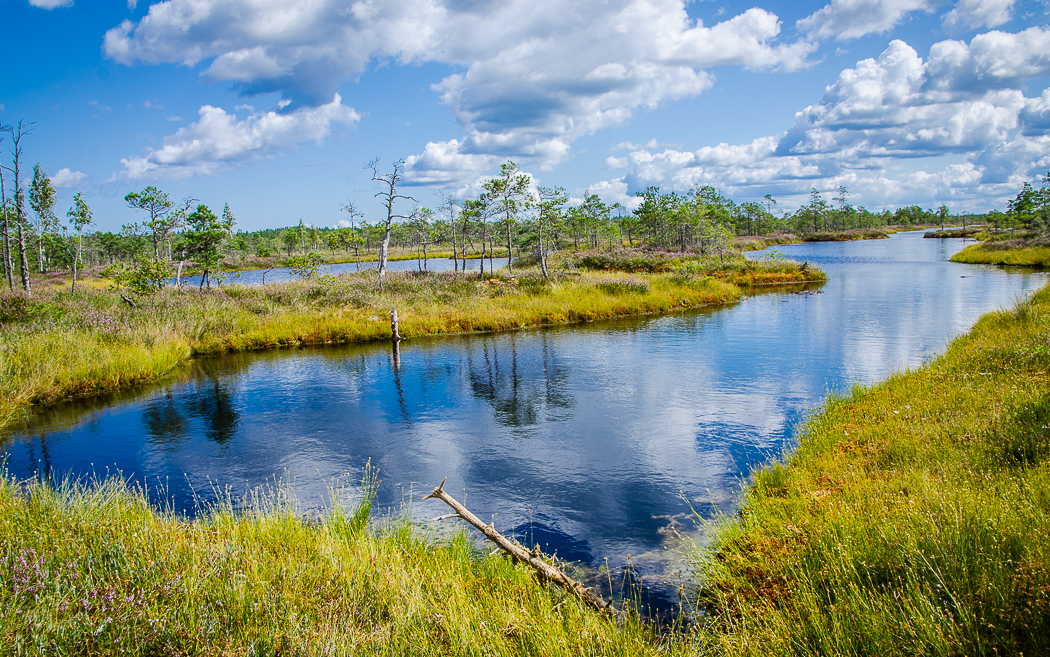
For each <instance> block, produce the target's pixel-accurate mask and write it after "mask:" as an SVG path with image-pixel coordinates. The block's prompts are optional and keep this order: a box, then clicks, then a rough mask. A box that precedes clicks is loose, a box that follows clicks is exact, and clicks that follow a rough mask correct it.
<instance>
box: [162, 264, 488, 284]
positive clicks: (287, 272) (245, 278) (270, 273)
mask: <svg viewBox="0 0 1050 657" xmlns="http://www.w3.org/2000/svg"><path fill="white" fill-rule="evenodd" d="M480 261H481V260H480V258H468V259H467V269H466V271H477V270H478V267H479V264H478V263H479V262H480ZM490 262H491V266H492V267H495V268H496V269H502V268H503V267H506V266H507V259H506V258H492V260H491V261H490V260H489V259H488V258H485V271H489V266H490ZM378 266H379V263H378V262H362V263H361V266H360V268H359V267H358V264H357V263H356V262H340V263H338V264H334V265H321V266H320V267H318V268H317V273H318V275H324V274H332V275H334V276H337V275H339V274H350V273H355V272H357V271H369V270H372V269H375V268H377V267H378ZM459 266H460V267H462V266H463V261H462V260H460V261H459ZM386 268H387V270H388V271H419V270H422V268H423V261H422V259H420V260H419V261H418V262H417V261H415V260H388V261H387V263H386ZM455 269H456V261H455V260H450V259H448V258H430V259H429V260H428V261H427V271H454V270H455ZM263 276H265V277H266V282H267V283H281V282H284V281H292V280H299V277H298V276H296V275H295V274H293V273H292V270H291V269H289V268H288V267H275V268H273V269H245V270H243V271H231V272H226V274H225V276H224V281H223V284H225V285H229V284H235V285H262V283H263ZM212 278H214V277H212ZM170 282H171V283H172V284H174V283H175V279H174V278H172V279H171V280H170ZM200 283H201V277H200V276H183V277H182V284H183V285H192V286H195V285H200Z"/></svg>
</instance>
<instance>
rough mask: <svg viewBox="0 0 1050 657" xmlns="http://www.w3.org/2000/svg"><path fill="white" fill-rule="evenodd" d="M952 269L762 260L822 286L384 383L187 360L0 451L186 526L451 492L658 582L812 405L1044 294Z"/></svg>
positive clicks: (362, 370) (929, 244)
mask: <svg viewBox="0 0 1050 657" xmlns="http://www.w3.org/2000/svg"><path fill="white" fill-rule="evenodd" d="M961 247H962V243H961V241H959V240H930V239H922V235H921V233H900V234H897V235H894V236H893V237H891V238H890V239H888V240H878V241H864V242H846V243H820V244H800V245H789V246H780V247H777V250H778V251H779V252H782V253H783V254H784V255H785V256H787V257H789V258H792V259H796V260H804V261H808V262H810V263H812V264H814V265H816V266H818V267H820V268H822V269H824V270H825V271H826V272H827V274H828V281H827V283H826V284H825V285H823V286H822V287H817V288H812V289H810V290H808V291H802V292H799V291H798V290H795V291H777V292H765V293H760V294H755V295H753V296H749V297H748V298H746V299H744V300H743V301H741V302H740V303H738V304H735V305H732V306H728V307H722V308H707V309H700V310H695V311H689V312H683V313H676V314H670V315H664V316H653V317H637V318H630V319H623V320H619V321H609V322H595V323H590V324H585V325H579V326H568V327H556V328H547V329H535V330H524V331H518V332H509V333H499V334H490V335H468V336H460V337H445V338H435V339H414V340H409V341H406V342H403V343H402V347H401V364H400V367H395V365H394V363H393V362H392V360H391V354H390V348H389V345H387V344H376V345H364V346H347V347H325V348H304V349H298V350H292V351H272V352H264V353H252V354H236V355H230V356H225V357H217V358H204V359H197V360H193V361H190V362H188V363H186V364H185V365H184V366H183V367H180V368H179V369H178V370H177V371H176V372H174V373H172V374H171V375H170V376H169V377H167V378H166V379H165V380H164V381H161V382H159V383H157V384H155V385H153V386H151V387H148V388H144V389H139V390H136V391H134V392H130V393H125V394H124V395H122V396H118V397H115V398H111V399H106V400H98V401H96V402H87V403H85V402H81V403H77V404H75V405H68V406H65V407H61V408H56V409H51V410H49V411H45V412H41V413H39V414H38V415H36V416H35V417H34V418H32V420H31V422H30V423H29V424H27V425H25V426H23V427H20V428H16V429H15V430H14V431H13V432H11V433H10V435H9V436H8V437H7V438H6V441H5V442H4V443H2V446H0V451H2V452H3V455H4V457H3V458H5V459H6V465H7V468H8V470H9V472H10V473H11V474H12V475H13V476H16V477H32V476H42V475H50V476H58V477H60V476H67V475H72V476H77V477H85V476H90V475H91V474H92V473H94V474H99V475H101V474H105V473H106V472H110V473H112V472H121V473H123V474H124V475H125V476H129V477H133V478H135V479H137V480H140V481H144V482H146V483H147V484H149V485H151V486H155V485H157V484H158V483H160V484H163V490H164V491H165V493H164V495H166V496H167V498H168V503H170V504H173V505H174V507H175V508H176V509H179V510H181V511H184V512H187V513H193V512H194V511H195V509H196V508H198V507H197V506H196V505H197V504H198V503H199V502H200V501H201V500H203V501H205V502H206V501H208V500H211V499H214V498H215V496H216V495H220V494H222V491H223V490H225V489H229V490H231V491H232V493H233V495H234V497H235V498H236V497H238V496H240V495H243V493H244V492H245V491H246V490H248V489H251V488H253V487H256V486H259V485H264V484H266V483H267V482H273V481H275V478H277V479H279V480H281V481H282V482H284V483H285V484H289V485H291V486H292V487H293V488H294V490H295V494H296V497H297V499H298V500H299V501H300V502H301V504H302V505H303V507H304V508H309V507H311V506H314V507H321V506H323V505H324V503H325V502H326V500H327V499H328V495H329V493H328V490H329V487H330V486H331V485H332V482H334V481H340V480H345V481H352V480H355V479H356V478H357V477H358V476H359V473H360V469H361V468H362V466H364V464H365V463H366V462H367V461H369V460H371V463H372V465H374V466H377V467H378V468H379V471H380V477H381V479H382V484H381V485H380V488H379V493H378V503H379V506H380V507H381V508H387V509H393V510H395V511H397V510H399V509H401V508H402V504H403V503H405V502H409V501H410V502H411V504H410V506H409V507H408V509H409V510H408V512H409V513H410V514H411V515H412V516H413V517H414V518H417V519H420V520H423V519H425V518H431V517H434V516H438V515H441V514H443V513H444V512H445V509H444V508H441V507H442V505H441V504H440V503H438V502H433V501H430V502H425V503H421V502H419V498H420V497H422V495H423V494H425V493H426V492H427V491H429V489H431V488H432V487H433V486H435V485H436V484H437V483H439V482H440V481H441V480H442V479H443V478H445V477H448V483H447V484H446V490H448V491H449V492H451V493H452V494H453V495H455V496H457V497H459V498H461V500H465V502H466V503H467V505H468V506H469V507H470V508H471V509H472V510H474V511H475V513H477V515H479V516H480V517H482V518H483V519H486V520H488V519H490V518H491V519H493V520H494V522H495V525H496V528H497V529H499V530H501V531H504V532H507V533H513V534H515V535H516V536H517V537H518V538H519V539H520V540H522V541H523V542H528V541H533V540H534V541H536V542H538V543H540V544H541V545H542V546H543V547H544V549H545V550H548V551H554V550H557V553H558V555H559V556H561V557H562V558H565V559H570V560H575V561H578V562H582V563H584V564H588V565H590V566H593V567H597V566H599V565H601V564H603V563H604V560H605V559H606V558H608V559H609V563H610V564H611V565H613V566H614V567H615V566H622V565H623V564H624V563H626V562H627V558H628V555H631V557H630V561H631V563H632V564H633V565H634V567H635V571H636V572H637V573H640V574H643V575H646V576H648V577H650V578H654V576H656V575H658V574H659V573H662V572H663V571H664V569H665V568H666V567H667V565H668V564H669V563H674V554H675V553H676V552H675V547H676V546H677V545H678V539H677V538H676V535H677V533H679V532H681V533H685V534H689V533H691V532H694V531H695V523H694V522H693V512H692V509H695V510H696V511H697V512H698V513H699V514H700V515H702V516H705V517H711V516H712V515H713V514H715V513H716V512H717V511H718V510H722V511H732V509H733V504H734V500H735V498H736V495H737V494H738V492H739V488H740V482H741V480H742V478H743V477H746V473H747V472H748V469H749V468H750V467H752V466H753V465H755V464H758V463H760V462H762V461H764V460H766V459H767V458H769V457H770V456H772V455H776V454H778V453H779V452H780V451H781V450H783V449H784V448H786V447H790V446H791V444H792V441H793V432H794V431H795V429H796V427H797V426H798V425H799V423H800V422H801V421H803V420H804V418H805V417H806V415H807V413H809V412H811V411H812V410H813V409H815V408H818V407H819V405H820V404H821V401H822V400H823V399H824V397H825V396H826V395H827V394H828V393H829V392H834V391H842V390H845V389H848V388H849V387H850V386H852V385H854V384H855V383H862V384H866V383H872V382H875V381H878V380H880V379H883V378H885V377H886V376H887V375H888V374H890V373H891V372H894V371H897V370H901V369H904V368H909V367H912V368H914V367H917V366H919V365H921V364H922V363H923V362H924V361H926V360H927V359H929V358H931V357H933V356H935V355H937V354H939V353H941V352H943V351H944V349H945V347H946V345H947V343H948V342H949V341H950V339H951V338H952V337H953V336H955V335H958V334H959V333H962V332H964V331H966V330H968V329H969V327H970V326H971V325H972V324H973V322H974V321H975V320H976V319H977V318H978V317H979V316H980V315H981V314H983V313H985V312H988V311H990V310H994V309H997V308H1003V307H1009V306H1010V305H1012V304H1013V303H1014V302H1015V301H1016V300H1017V299H1018V298H1020V297H1022V296H1024V295H1025V294H1029V293H1031V292H1033V291H1035V290H1036V289H1038V288H1039V287H1041V286H1042V285H1043V284H1044V283H1045V282H1046V277H1045V275H1044V274H1042V273H1037V272H1031V271H1028V270H1021V269H1014V270H1008V269H1001V268H992V267H975V266H967V265H957V264H953V263H949V262H947V259H948V257H950V255H951V254H952V253H954V252H955V251H957V250H958V249H959V248H961ZM768 255H769V254H768V253H767V254H763V253H759V254H752V256H751V257H768ZM344 472H350V473H352V474H351V475H350V476H349V478H345V477H344V475H343V473H344ZM341 477H343V479H341ZM655 579H656V580H657V581H658V579H659V578H658V577H656V578H655ZM664 593H667V591H664ZM661 595H662V594H661ZM668 595H670V594H668ZM657 602H659V601H657Z"/></svg>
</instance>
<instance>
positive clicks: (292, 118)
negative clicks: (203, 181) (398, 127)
mask: <svg viewBox="0 0 1050 657" xmlns="http://www.w3.org/2000/svg"><path fill="white" fill-rule="evenodd" d="M199 113H200V120H199V121H197V122H196V123H191V124H190V125H188V126H186V127H183V128H180V129H179V130H178V132H176V133H175V134H173V135H170V136H168V137H165V138H164V145H163V146H162V147H161V148H159V149H156V150H154V149H150V150H149V152H148V153H147V154H146V155H144V156H140V157H130V158H125V159H122V160H121V163H123V164H124V172H123V175H124V176H126V177H127V178H132V179H134V178H143V177H146V176H149V177H169V178H180V177H185V176H201V175H210V174H214V173H217V172H219V171H223V170H226V169H230V168H233V167H236V166H239V165H241V164H243V163H245V162H249V161H252V160H256V159H260V158H269V157H276V156H279V155H283V154H284V153H286V152H288V151H289V150H291V149H294V148H295V147H296V146H297V145H298V144H300V143H303V142H306V141H316V142H321V141H323V140H324V138H325V137H327V136H328V135H329V134H331V131H332V125H333V124H336V123H342V124H353V123H356V122H357V121H359V120H360V116H359V115H358V114H357V112H355V111H354V110H353V109H352V108H350V107H347V106H346V105H343V104H342V98H340V97H339V95H338V94H336V95H335V98H334V99H333V100H332V102H330V103H328V104H327V105H322V106H320V107H315V108H302V109H299V110H296V111H294V112H288V113H283V114H278V113H277V112H256V113H253V114H251V115H249V116H248V117H247V118H245V119H244V120H237V117H236V116H234V115H232V114H227V113H226V111H225V110H223V109H222V108H219V107H212V106H211V105H205V106H203V107H201V109H200V112H199Z"/></svg>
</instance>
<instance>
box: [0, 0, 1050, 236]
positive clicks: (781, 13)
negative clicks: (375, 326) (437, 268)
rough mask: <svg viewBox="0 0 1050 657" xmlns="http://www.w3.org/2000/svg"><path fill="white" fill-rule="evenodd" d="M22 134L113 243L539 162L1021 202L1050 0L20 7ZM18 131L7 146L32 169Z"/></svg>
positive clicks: (285, 221)
mask: <svg viewBox="0 0 1050 657" xmlns="http://www.w3.org/2000/svg"><path fill="white" fill-rule="evenodd" d="M0 16H2V21H0V38H2V40H3V43H4V44H5V48H4V50H5V57H4V59H5V66H4V74H3V75H4V82H3V84H2V85H0V123H4V124H8V125H9V124H12V123H15V122H17V121H18V120H26V121H34V122H35V123H36V125H35V126H34V128H33V132H32V133H31V134H30V135H29V136H28V137H27V138H26V140H25V142H24V144H25V152H26V161H25V165H26V168H27V169H29V168H31V166H32V165H33V164H35V163H37V162H39V163H40V164H41V166H42V167H43V168H44V170H45V171H47V172H48V173H49V174H50V175H51V176H52V177H53V179H54V180H55V184H56V186H58V187H59V191H60V196H59V204H60V207H64V206H67V205H69V204H70V203H71V199H72V195H73V194H74V193H76V192H82V193H83V194H84V196H85V198H86V199H87V200H88V202H89V204H90V205H91V206H92V208H93V209H94V210H95V216H96V223H97V225H98V226H99V227H100V228H101V229H105V230H116V229H118V228H119V227H120V225H121V224H124V223H129V222H132V221H136V220H138V219H140V217H138V216H137V215H136V213H135V212H134V211H133V210H131V209H129V208H127V207H126V205H125V204H124V202H123V200H122V199H123V197H124V195H125V194H127V193H128V192H130V191H133V190H140V189H142V188H143V187H145V186H146V185H157V186H159V187H161V188H162V189H164V190H166V191H168V192H169V193H170V194H171V195H172V197H174V198H177V199H181V198H183V197H187V196H192V197H195V198H198V199H200V200H201V201H202V202H204V203H207V204H209V205H211V206H213V207H215V208H221V207H222V206H223V204H224V203H229V204H230V207H231V209H232V210H233V212H234V214H235V216H236V217H237V218H238V225H239V227H240V228H243V229H247V230H252V229H257V228H265V227H276V226H285V225H290V224H293V223H297V222H298V221H299V219H300V218H301V219H303V220H304V221H306V222H307V223H311V224H315V225H324V226H329V225H335V224H337V223H338V222H339V221H340V219H343V218H344V217H343V215H341V213H340V209H339V208H340V206H341V205H342V204H343V203H345V202H346V201H347V200H354V201H356V203H357V205H358V206H359V207H361V208H362V209H363V210H364V211H365V213H366V218H368V219H372V220H375V219H378V218H379V216H380V214H381V207H380V205H379V203H378V201H377V200H376V199H374V198H373V194H374V193H375V191H377V190H376V189H375V187H374V186H373V183H371V181H370V180H369V178H370V172H368V171H366V169H365V168H364V166H365V164H366V163H367V162H368V161H369V160H371V159H372V158H375V157H379V158H380V164H381V167H382V166H383V165H384V164H385V165H387V166H389V164H390V163H391V162H393V161H394V160H397V159H400V158H406V159H407V178H406V182H407V185H408V186H407V187H406V190H409V191H408V193H410V194H412V195H413V196H414V197H415V198H416V199H417V200H418V201H419V203H420V204H423V205H434V204H435V203H436V193H437V192H438V191H450V192H455V193H457V194H459V195H460V196H467V195H471V194H474V193H476V192H477V190H478V185H479V181H481V180H483V179H484V177H485V176H487V175H492V174H494V173H495V172H496V171H498V169H499V164H500V163H501V162H504V161H506V160H507V159H513V160H514V161H515V162H517V164H518V165H519V166H520V167H521V168H522V169H523V170H525V171H527V172H529V173H530V174H531V175H532V176H533V177H534V178H535V179H536V180H537V181H538V183H539V184H543V185H560V186H564V187H566V188H567V189H568V190H569V192H570V194H572V195H573V196H575V197H577V198H578V197H581V196H582V195H583V194H585V193H586V192H588V191H591V192H595V193H598V194H599V195H601V196H602V197H603V198H604V199H605V200H607V201H609V202H612V201H620V202H623V203H628V204H629V203H631V200H632V197H633V194H634V192H636V191H640V190H641V189H644V188H645V187H646V186H648V185H658V186H660V187H661V188H662V189H664V190H671V189H674V190H678V191H686V190H688V189H689V188H690V187H691V186H692V185H695V184H712V185H715V186H716V187H719V188H720V189H722V190H723V191H724V192H725V193H727V194H729V195H730V196H731V197H733V198H734V199H736V200H738V201H747V200H754V199H760V198H762V197H763V196H764V195H765V194H772V195H773V196H774V197H775V198H777V199H778V201H779V203H780V206H781V207H782V208H785V209H789V210H790V209H793V208H794V207H797V205H798V204H799V203H802V202H804V201H805V200H806V198H807V197H808V195H809V190H810V189H811V188H816V189H818V190H820V191H822V192H824V193H825V197H826V198H830V197H831V196H832V195H833V194H832V193H831V190H834V189H836V188H837V187H838V186H839V185H844V186H846V187H847V189H849V190H850V193H851V196H850V201H851V202H853V203H854V204H856V205H864V206H866V207H869V208H872V209H881V208H895V207H897V206H900V205H909V204H913V203H918V204H920V205H923V206H926V207H936V206H938V205H940V204H942V203H944V204H947V205H948V206H949V208H951V209H952V210H953V211H968V210H973V211H984V210H988V209H992V208H1000V209H1002V208H1004V207H1005V201H1006V199H1008V198H1011V197H1013V196H1014V195H1015V194H1016V192H1017V190H1018V189H1019V188H1020V185H1021V183H1022V182H1023V181H1025V180H1029V181H1036V180H1038V179H1039V178H1040V177H1041V175H1042V174H1043V173H1045V172H1046V171H1047V170H1048V169H1050V91H1048V90H1047V86H1048V82H1050V4H1048V3H1047V2H1043V1H1028V2H1025V1H1023V0H960V1H959V2H954V3H953V2H936V0H832V1H831V2H830V4H823V3H820V2H814V3H805V4H803V3H787V2H761V0H759V4H753V3H751V2H748V3H736V2H718V1H714V2H689V3H683V2H680V1H675V0H648V1H640V0H602V1H599V0H576V1H574V2H566V1H565V0H529V1H527V2H526V1H520V0H505V1H504V2H499V3H489V2H482V1H478V0H387V1H385V2H381V1H378V0H302V1H300V2H296V3H288V2H284V1H281V0H167V1H166V2H159V3H154V4H149V3H148V2H146V1H145V0H140V1H139V2H137V3H136V2H134V0H132V1H131V2H108V3H107V2H87V1H86V0H72V1H68V0H66V1H63V0H30V1H27V0H0ZM9 147H10V139H7V140H5V142H4V143H3V144H0V148H2V149H3V150H4V163H5V164H10V162H9V157H10V156H9V154H8V153H7V151H8V150H9Z"/></svg>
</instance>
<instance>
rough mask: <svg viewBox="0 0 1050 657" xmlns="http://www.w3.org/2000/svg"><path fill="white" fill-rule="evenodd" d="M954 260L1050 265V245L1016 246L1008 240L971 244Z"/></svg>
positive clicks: (995, 263)
mask: <svg viewBox="0 0 1050 657" xmlns="http://www.w3.org/2000/svg"><path fill="white" fill-rule="evenodd" d="M951 260H952V262H962V263H965V264H969V265H1024V266H1028V267H1046V266H1050V247H1048V246H1016V245H1012V244H1010V243H1008V242H981V243H980V244H971V245H969V246H967V247H966V248H964V249H963V250H962V251H959V252H958V253H956V254H955V255H953V256H952V258H951Z"/></svg>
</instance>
